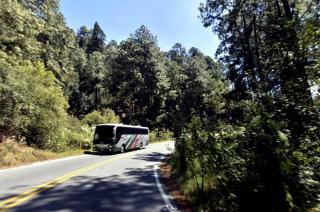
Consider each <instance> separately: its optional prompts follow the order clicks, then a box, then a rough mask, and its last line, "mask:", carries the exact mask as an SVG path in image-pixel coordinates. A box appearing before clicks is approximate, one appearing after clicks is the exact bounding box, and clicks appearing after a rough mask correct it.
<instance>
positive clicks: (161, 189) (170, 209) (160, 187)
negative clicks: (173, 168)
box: [153, 165, 178, 211]
mask: <svg viewBox="0 0 320 212" xmlns="http://www.w3.org/2000/svg"><path fill="white" fill-rule="evenodd" d="M158 169H159V168H158V165H154V167H153V170H154V178H155V179H156V184H157V187H158V190H159V192H160V194H161V198H162V200H163V201H164V203H165V205H166V207H167V209H168V210H169V211H178V210H177V208H175V207H173V205H172V204H171V202H170V200H169V198H168V196H167V195H166V193H165V192H164V190H163V188H162V185H161V183H160V180H159V175H158Z"/></svg>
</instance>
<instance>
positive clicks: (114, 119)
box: [81, 108, 120, 127]
mask: <svg viewBox="0 0 320 212" xmlns="http://www.w3.org/2000/svg"><path fill="white" fill-rule="evenodd" d="M81 121H82V123H84V124H87V125H89V126H91V127H93V126H95V125H97V124H105V123H119V122H120V118H119V116H117V115H116V114H115V113H114V112H113V110H111V109H109V108H107V109H104V110H102V111H96V110H95V111H93V112H91V113H89V114H87V115H86V116H85V117H84V118H83V119H82V120H81Z"/></svg>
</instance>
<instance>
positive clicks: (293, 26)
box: [169, 0, 320, 211]
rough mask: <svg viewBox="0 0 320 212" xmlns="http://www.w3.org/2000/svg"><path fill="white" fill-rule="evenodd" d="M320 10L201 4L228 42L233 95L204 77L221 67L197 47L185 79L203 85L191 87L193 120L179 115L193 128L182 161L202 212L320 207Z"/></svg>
mask: <svg viewBox="0 0 320 212" xmlns="http://www.w3.org/2000/svg"><path fill="white" fill-rule="evenodd" d="M318 9H319V7H318V6H317V3H316V2H315V1H298V2H297V4H290V3H289V1H286V0H283V1H259V2H257V1H251V0H248V1H213V0H207V2H206V4H203V5H201V7H200V11H201V17H202V20H203V23H204V25H205V26H207V27H208V26H212V28H213V31H214V32H216V33H217V34H218V36H219V37H220V39H221V44H220V46H219V49H218V51H217V53H216V54H217V57H218V58H219V59H220V61H221V62H222V63H223V66H217V67H223V68H224V69H225V72H226V73H227V75H226V77H227V79H228V81H229V82H228V83H229V85H228V87H229V89H226V87H225V85H223V83H219V81H215V83H208V81H206V80H204V79H208V77H206V76H208V75H206V73H201V72H200V70H201V71H203V70H204V69H205V65H208V64H209V65H208V66H209V67H214V66H212V65H211V64H210V60H207V61H206V62H207V63H203V62H202V61H201V60H199V59H200V58H202V55H201V53H200V52H199V51H198V50H197V49H194V48H192V49H190V51H189V53H188V57H189V58H190V59H189V61H188V62H187V63H186V64H188V66H187V68H186V70H187V71H188V72H186V73H185V75H186V76H187V77H189V76H191V77H190V78H192V79H193V81H191V82H190V83H188V82H187V83H186V85H187V86H186V87H184V90H185V91H186V93H185V95H186V96H187V97H188V98H186V100H184V101H183V104H182V105H188V106H187V110H186V111H187V113H185V114H186V115H184V112H183V109H180V110H178V112H177V113H176V114H177V115H179V113H181V114H182V115H181V116H180V118H181V119H182V120H183V118H184V120H183V121H182V122H181V121H180V123H179V125H180V126H181V123H184V127H182V128H181V130H180V132H181V133H180V135H179V133H178V135H179V137H178V138H177V143H176V150H177V151H176V153H175V154H174V156H175V159H174V162H173V164H174V167H175V169H176V171H177V172H178V173H179V174H180V176H181V177H182V181H183V182H184V184H185V186H186V191H187V192H188V194H189V195H190V197H191V198H192V199H193V200H194V201H195V202H196V203H197V204H198V205H199V207H200V208H201V209H202V210H207V211H216V210H217V211H220V210H225V211H239V210H240V211H261V210H262V211H291V210H296V211H307V210H308V209H311V208H314V207H316V206H317V205H318V204H319V200H318V199H317V194H318V193H319V189H320V178H319V174H317V170H318V169H319V164H320V163H319V156H318V155H319V130H318V129H319V126H320V125H319V124H320V123H319V111H318V110H317V109H316V108H315V107H314V105H315V104H314V103H316V102H315V101H314V100H315V98H312V95H311V92H310V85H314V82H316V81H317V77H318V76H317V74H314V73H318V71H317V70H318V65H317V60H318V59H315V57H314V55H317V54H319V48H317V47H316V46H317V45H318V44H317V41H316V40H317V36H318V35H317V33H314V32H315V31H314V30H313V32H311V31H312V30H311V31H308V29H310V28H309V27H310V26H318V25H319V19H317V18H316V17H318V15H317V14H318V13H317V10H318ZM169 56H170V55H169ZM170 68H171V69H173V68H174V66H173V65H172V66H170ZM175 70H178V69H177V68H175ZM311 73H313V74H311ZM213 75H214V76H216V77H217V76H219V75H216V74H215V73H214V72H213ZM197 82H201V83H199V84H198V83H197ZM206 83H207V84H206ZM210 85H211V87H210ZM188 86H189V87H190V88H191V89H190V91H188ZM202 86H203V87H202ZM208 87H210V88H211V91H212V90H214V92H212V93H211V94H210V93H209V94H207V91H206V89H208ZM188 92H190V94H189V93H188ZM197 92H199V93H197ZM201 94H207V95H204V97H205V98H203V99H202V98H201ZM193 95H194V96H193ZM189 99H190V100H192V101H190V102H188V100H189ZM182 100H183V98H182ZM194 103H195V104H194ZM188 109H189V111H188ZM188 114H190V115H189V118H188ZM181 119H180V120H181ZM186 123H187V124H186ZM188 123H189V124H188ZM182 126H183V125H182Z"/></svg>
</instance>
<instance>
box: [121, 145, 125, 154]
mask: <svg viewBox="0 0 320 212" xmlns="http://www.w3.org/2000/svg"><path fill="white" fill-rule="evenodd" d="M124 151H125V148H124V145H122V146H121V148H120V153H124Z"/></svg>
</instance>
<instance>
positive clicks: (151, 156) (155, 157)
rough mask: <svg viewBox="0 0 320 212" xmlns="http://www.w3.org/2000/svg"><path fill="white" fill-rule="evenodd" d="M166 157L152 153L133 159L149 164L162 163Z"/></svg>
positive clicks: (139, 155)
mask: <svg viewBox="0 0 320 212" xmlns="http://www.w3.org/2000/svg"><path fill="white" fill-rule="evenodd" d="M165 156H166V155H165V154H162V153H159V152H151V153H149V154H143V153H141V154H137V155H136V156H135V157H134V158H133V159H136V160H144V161H148V162H157V161H161V160H162V159H163V158H164V157H165Z"/></svg>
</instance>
